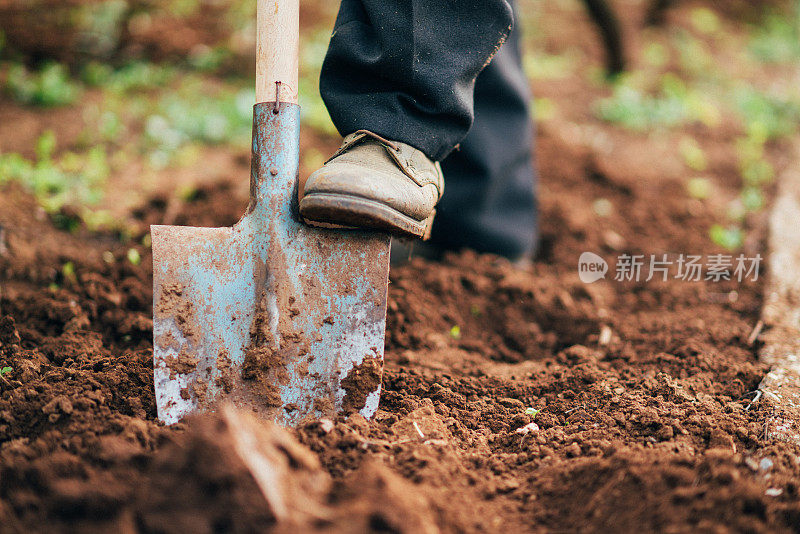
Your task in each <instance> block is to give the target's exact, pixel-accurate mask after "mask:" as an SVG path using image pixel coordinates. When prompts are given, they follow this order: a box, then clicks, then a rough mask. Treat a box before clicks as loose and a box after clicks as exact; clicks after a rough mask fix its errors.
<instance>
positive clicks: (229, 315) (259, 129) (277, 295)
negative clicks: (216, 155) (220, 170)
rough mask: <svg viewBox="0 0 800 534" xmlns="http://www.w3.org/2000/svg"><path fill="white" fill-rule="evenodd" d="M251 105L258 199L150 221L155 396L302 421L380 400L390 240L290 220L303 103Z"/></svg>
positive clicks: (177, 411) (168, 419)
mask: <svg viewBox="0 0 800 534" xmlns="http://www.w3.org/2000/svg"><path fill="white" fill-rule="evenodd" d="M274 110H275V104H272V103H266V104H259V105H257V106H256V107H255V109H254V128H253V165H252V172H251V200H250V206H249V208H248V212H247V214H246V215H245V216H244V217H243V218H242V220H241V221H239V222H238V223H237V224H236V225H235V226H233V227H232V228H191V227H176V226H153V227H152V229H151V232H152V241H153V285H154V293H153V309H154V311H153V315H154V332H153V335H154V353H153V359H154V366H155V371H154V372H155V383H156V401H157V406H158V416H159V418H160V419H161V420H162V421H164V422H165V423H167V424H172V423H175V422H177V421H179V420H180V419H181V418H182V417H184V416H185V415H187V414H188V413H190V412H193V411H196V410H207V409H212V408H213V407H214V406H215V405H216V403H217V401H219V400H220V399H222V398H227V399H229V400H231V401H232V402H233V403H234V404H237V405H239V406H246V407H248V408H250V409H252V410H254V411H256V412H258V413H260V414H261V415H262V416H263V417H266V418H269V419H271V420H274V421H277V422H279V423H281V424H285V425H295V424H297V423H299V422H300V421H302V420H304V419H305V418H308V417H320V416H323V415H327V414H331V413H333V412H335V411H341V410H348V411H360V412H361V413H362V414H363V415H364V416H366V417H371V416H372V415H373V414H374V413H375V411H376V409H377V405H378V400H379V396H380V377H381V373H382V368H383V345H384V333H385V318H386V290H387V284H388V265H389V238H388V236H385V235H383V234H377V233H370V232H357V231H343V230H326V229H319V228H310V227H307V226H305V225H303V224H301V223H300V222H298V221H297V219H296V217H295V212H294V207H295V204H296V202H295V191H296V183H297V175H298V150H299V148H298V147H299V107H298V106H296V105H293V104H281V105H280V111H279V113H274Z"/></svg>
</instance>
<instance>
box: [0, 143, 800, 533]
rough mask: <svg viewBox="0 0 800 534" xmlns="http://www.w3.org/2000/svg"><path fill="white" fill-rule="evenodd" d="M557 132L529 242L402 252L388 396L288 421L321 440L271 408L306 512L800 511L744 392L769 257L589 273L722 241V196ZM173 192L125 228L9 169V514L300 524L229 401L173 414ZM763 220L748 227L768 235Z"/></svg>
mask: <svg viewBox="0 0 800 534" xmlns="http://www.w3.org/2000/svg"><path fill="white" fill-rule="evenodd" d="M538 157H539V165H540V167H541V169H542V175H543V176H542V187H541V190H542V221H541V223H542V248H541V253H540V255H539V257H538V258H537V260H536V261H535V262H534V264H533V265H532V266H530V267H529V268H520V267H516V266H513V265H511V264H510V263H508V262H507V261H505V260H502V259H499V258H496V257H492V256H480V255H476V254H474V253H471V252H462V253H459V254H452V255H449V256H447V257H446V258H445V259H444V260H443V261H442V262H440V263H429V262H425V261H423V260H421V259H414V260H412V261H411V263H410V264H407V265H405V266H402V267H399V268H396V269H394V270H393V272H392V275H391V285H390V291H389V298H390V302H389V317H388V328H387V330H388V332H387V342H386V348H387V351H386V352H387V354H386V359H387V363H386V370H385V375H384V394H383V397H382V401H381V409H380V411H379V413H378V415H377V417H376V418H375V420H374V421H371V422H368V421H365V420H364V419H363V418H361V417H359V416H352V417H350V418H347V419H346V418H344V417H342V418H340V419H338V420H336V421H332V422H329V421H323V422H318V423H310V424H306V425H305V426H303V427H301V428H299V429H297V430H293V431H291V434H292V435H293V436H294V438H295V439H296V440H298V441H299V442H300V443H302V444H303V445H305V447H307V448H308V449H310V450H311V451H312V452H313V454H309V453H308V452H307V451H306V450H305V449H303V448H302V447H299V446H296V444H295V443H293V442H291V439H289V441H286V439H288V438H285V437H281V435H280V434H274V433H275V432H278V431H277V430H275V429H267V430H265V431H266V432H272V433H273V434H272V435H274V436H278V437H276V438H275V439H276V440H277V442H280V443H290V442H291V444H290V445H286V446H284V445H281V446H280V447H278V449H279V450H280V451H283V452H280V453H279V455H281V454H283V455H285V456H286V458H287V460H286V461H285V462H284V463H286V465H289V466H290V475H288V478H289V479H290V480H294V481H295V483H296V485H297V487H300V488H304V487H312V486H313V488H314V490H313V491H311V490H309V491H310V492H311V493H313V495H312V496H310V497H308V498H309V499H310V501H309V502H313V503H318V504H319V509H320V510H323V509H324V510H325V512H324V513H319V514H317V515H315V513H309V514H306V515H304V516H303V518H302V521H300V523H301V524H302V527H303V529H305V530H320V531H364V530H372V531H381V532H435V531H437V529H438V530H440V531H444V532H478V531H497V530H500V529H505V530H508V531H534V532H535V531H556V532H559V531H561V532H563V531H576V530H578V531H638V530H654V529H657V530H663V531H669V532H690V531H691V532H698V531H709V532H710V531H713V532H721V531H754V532H776V531H786V532H790V531H798V530H800V527H798V525H800V504H799V503H800V500H799V499H798V498H799V495H798V494H799V493H800V487H798V480H800V478H798V477H800V460H799V459H798V458H800V457H798V453H800V450H798V447H796V446H794V445H790V444H787V443H781V442H777V441H775V440H774V438H773V437H772V436H771V434H770V423H771V413H772V412H771V408H770V405H769V401H768V400H765V399H761V400H760V401H759V402H757V403H752V404H751V400H753V398H754V390H756V388H757V386H758V383H759V381H760V380H761V378H762V377H763V376H764V374H765V373H766V371H767V369H766V367H765V366H764V365H761V364H759V363H758V359H757V355H756V351H757V349H758V342H757V341H756V342H755V343H752V342H751V341H752V340H751V339H749V338H750V334H751V331H752V330H753V327H754V325H755V323H756V322H757V320H758V316H759V307H760V302H761V295H760V290H761V287H762V285H761V280H762V279H763V276H764V274H765V273H763V272H762V273H761V277H760V279H759V281H756V282H752V281H750V282H745V283H742V284H739V283H736V282H722V283H713V282H684V281H680V280H670V281H667V282H655V281H651V282H647V283H645V282H639V283H635V282H626V283H620V282H615V281H613V280H611V278H613V272H612V273H611V276H609V277H608V279H607V280H604V281H600V282H597V283H595V284H592V285H585V284H583V283H581V282H580V281H579V280H578V277H577V259H578V256H579V255H580V254H581V253H582V252H584V251H593V252H596V253H598V254H601V255H603V256H604V257H606V258H608V259H611V258H612V257H613V256H616V255H618V254H620V253H623V252H625V253H640V254H651V253H652V254H662V253H672V254H678V253H686V254H688V253H711V252H714V250H713V247H711V245H710V244H709V243H708V241H707V239H706V237H705V232H704V231H703V230H701V229H704V228H707V226H708V224H710V222H711V220H712V219H711V215H710V210H708V209H705V208H703V207H702V206H700V207H698V206H697V205H696V203H697V201H692V200H690V199H688V198H687V197H686V195H685V194H681V191H682V185H681V183H680V182H679V181H678V180H677V179H670V178H664V177H663V176H660V175H659V173H658V172H657V171H654V170H653V169H651V168H648V167H646V166H643V165H640V166H639V167H638V168H637V167H636V163H635V160H625V159H622V160H620V159H619V158H618V157H617V156H613V157H612V155H605V156H600V155H598V154H596V153H594V152H592V151H590V150H589V149H585V148H576V147H575V145H573V144H571V143H569V142H568V141H566V140H565V138H564V136H561V135H557V134H556V133H553V132H548V131H547V130H545V131H544V132H542V135H541V136H540V139H539V145H538ZM626 161H627V163H626ZM631 161H633V162H631ZM612 162H613V165H612V164H611V163H612ZM609 169H614V170H613V171H612V170H609ZM236 178H237V177H231V180H235V179H236ZM731 181H732V180H731ZM723 182H724V180H723ZM719 187H720V188H723V190H724V188H725V187H730V188H733V187H734V185H730V186H725V185H724V183H723V184H721V185H719ZM232 191H233V189H232V188H231V186H228V185H226V184H225V183H221V184H219V185H218V186H215V187H213V188H210V189H206V190H202V191H200V192H199V194H197V195H195V197H194V198H193V199H192V200H191V201H190V202H188V203H187V204H185V205H183V206H181V207H180V209H179V212H178V213H177V215H175V214H173V215H174V217H175V223H176V224H195V225H207V226H212V225H225V224H231V223H233V222H235V220H236V219H237V218H238V216H239V214H240V213H241V212H242V211H243V208H244V199H240V198H237V201H235V202H232V201H231V198H232V196H235V195H233V193H232ZM600 197H602V198H605V199H607V200H608V201H609V202H610V203H611V205H612V207H613V209H612V210H611V212H610V214H607V215H606V216H603V217H600V216H598V215H596V214H595V213H594V211H593V210H592V202H593V201H594V200H595V199H596V198H600ZM165 209H166V202H165V201H164V200H163V199H158V198H156V199H153V200H152V201H151V202H150V203H149V204H148V205H146V206H143V207H142V209H141V210H139V211H138V212H137V213H136V214H135V215H136V217H137V218H138V220H139V221H140V222H141V229H140V230H139V231H138V232H139V234H140V235H135V236H134V237H135V238H136V240H135V241H129V242H124V241H123V240H121V239H120V238H119V236H114V235H104V234H90V233H86V232H83V231H80V230H79V231H78V232H74V233H68V232H66V231H63V230H60V229H58V226H57V224H56V223H58V222H59V221H58V218H56V219H55V220H54V219H53V218H50V217H48V216H46V215H45V214H44V213H43V212H41V210H39V208H37V206H36V203H35V202H34V201H33V200H32V199H31V198H30V197H29V196H27V194H25V193H24V192H23V191H21V190H20V189H18V188H16V187H14V186H10V187H6V188H5V189H4V190H3V191H2V195H0V277H1V278H2V280H3V285H2V288H0V289H2V293H0V311H1V312H2V313H0V362H2V366H8V367H12V369H13V370H12V371H11V372H9V373H6V374H4V375H3V376H2V378H0V525H2V530H6V529H7V530H9V531H18V532H31V531H41V532H45V531H47V532H54V531H73V530H82V531H98V532H99V531H109V530H110V529H113V530H117V531H128V532H134V531H143V532H163V531H168V532H169V531H172V532H181V531H184V532H185V531H187V530H193V531H197V532H218V531H219V532H222V531H240V532H241V531H263V530H268V529H271V528H276V529H281V528H283V529H287V528H286V525H285V524H284V525H283V526H281V525H280V524H278V523H276V522H275V520H276V512H275V509H274V508H273V509H271V508H270V507H269V506H267V504H266V502H265V501H264V499H263V497H262V496H261V494H260V493H259V490H258V486H257V485H256V483H255V482H254V480H253V478H252V477H251V476H250V475H249V472H248V471H247V469H246V468H245V467H244V464H242V463H241V461H240V460H237V458H236V455H235V454H234V453H233V452H232V450H231V449H232V448H233V447H232V445H231V441H230V438H229V437H228V434H227V433H226V432H225V428H227V427H226V426H225V425H226V423H225V421H221V420H220V419H219V418H216V417H200V418H196V419H193V420H190V421H189V422H188V423H181V424H179V425H176V426H175V427H172V428H164V427H162V426H161V425H159V424H158V423H157V422H156V414H155V405H154V393H153V377H152V341H151V332H152V331H151V328H152V321H151V312H152V309H151V307H152V302H151V267H150V265H151V258H150V255H149V250H148V249H147V248H146V247H144V246H141V245H139V244H137V243H139V241H138V240H139V239H141V238H142V237H143V235H144V232H145V231H146V227H147V224H149V223H151V222H159V221H160V220H161V219H162V218H163V216H164V211H165ZM759 224H760V223H759V222H758V221H756V222H755V223H754V227H755V229H754V230H753V235H754V236H755V241H754V242H753V243H751V244H750V245H749V247H750V252H759V251H760V252H762V253H763V250H761V248H760V246H761V245H760V244H759V243H760V242H763V230H760V229H759V228H760V226H759ZM134 233H135V232H134ZM131 248H135V249H137V250H138V251H139V253H140V255H141V262H140V263H138V264H136V265H134V264H133V263H131V261H130V259H129V254H128V250H129V249H131ZM612 268H613V267H612ZM454 327H457V328H454ZM528 408H535V409H537V410H540V412H539V413H538V414H536V415H535V416H532V415H530V412H529V413H526V410H528ZM532 422H535V424H536V426H535V427H534V426H529V424H530V423H532ZM315 477H316V478H315ZM319 477H322V478H321V479H320V480H322V479H324V481H325V483H319V484H316V483H315V484H309V483H308V480H316V479H317V478H319ZM298 491H299V490H298ZM293 502H294V501H293ZM306 511H307V510H306ZM295 526H296V525H295ZM288 530H291V529H288Z"/></svg>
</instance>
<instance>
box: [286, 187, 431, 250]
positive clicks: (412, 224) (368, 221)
mask: <svg viewBox="0 0 800 534" xmlns="http://www.w3.org/2000/svg"><path fill="white" fill-rule="evenodd" d="M434 215H436V211H435V210H434V211H433V213H431V216H430V217H428V218H427V219H425V220H422V221H418V220H416V219H414V218H413V217H409V216H408V215H405V214H404V213H401V212H400V211H397V210H396V209H394V208H391V207H389V206H387V205H386V204H382V203H380V202H377V201H375V200H369V199H367V198H362V197H355V196H350V195H339V194H334V193H310V194H308V195H306V196H304V197H303V199H302V200H301V201H300V216H301V217H303V219H304V220H305V222H306V223H307V224H309V225H311V226H320V227H324V228H349V229H354V228H361V229H368V230H380V231H383V232H388V233H390V234H392V235H396V236H400V237H408V236H413V237H421V238H422V239H428V237H430V231H431V225H432V224H433V217H434Z"/></svg>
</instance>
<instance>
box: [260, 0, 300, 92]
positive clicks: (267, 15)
mask: <svg viewBox="0 0 800 534" xmlns="http://www.w3.org/2000/svg"><path fill="white" fill-rule="evenodd" d="M257 5H258V7H257V10H258V17H257V38H256V39H257V44H256V102H257V103H261V102H275V101H276V94H277V91H278V88H280V101H281V102H286V103H290V104H297V94H298V86H297V78H298V69H299V60H298V56H299V47H300V0H258V4H257ZM277 82H280V84H278V83H277Z"/></svg>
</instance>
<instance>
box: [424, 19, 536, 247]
mask: <svg viewBox="0 0 800 534" xmlns="http://www.w3.org/2000/svg"><path fill="white" fill-rule="evenodd" d="M519 41H520V40H519V32H518V31H514V32H512V34H511V36H510V37H509V40H508V42H507V43H506V44H505V46H503V48H502V49H501V50H500V52H499V53H498V54H497V55H496V56H495V57H494V59H493V60H492V62H491V63H490V64H489V66H488V67H486V68H485V69H484V70H483V71H482V72H481V74H480V76H478V80H477V84H476V87H475V122H474V123H473V125H472V128H471V129H470V131H469V133H468V134H467V137H466V138H465V139H464V140H463V141H462V142H461V146H460V149H457V150H456V151H454V152H452V153H451V154H450V155H449V156H448V157H447V158H446V159H445V160H444V161H443V162H442V169H443V171H444V176H445V194H444V197H443V198H442V201H441V203H440V204H439V206H438V208H437V215H436V219H435V220H434V223H433V235H432V236H431V244H433V245H436V246H439V247H441V248H445V249H456V250H457V249H460V248H465V247H466V248H472V249H476V250H478V251H481V252H493V253H495V254H500V255H503V256H507V257H511V258H517V257H521V256H525V255H531V254H532V253H533V249H534V247H535V242H536V223H537V221H536V214H537V203H536V194H535V182H536V173H535V170H534V164H533V134H534V131H533V121H532V120H531V115H530V94H529V88H528V81H527V78H526V77H525V74H524V72H523V70H522V58H521V51H520V42H519Z"/></svg>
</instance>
